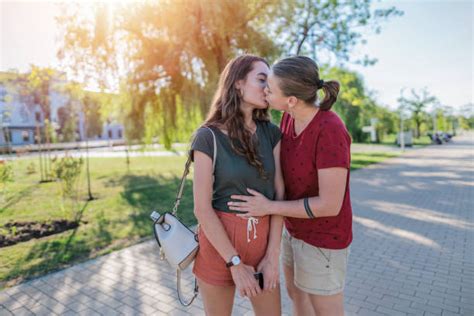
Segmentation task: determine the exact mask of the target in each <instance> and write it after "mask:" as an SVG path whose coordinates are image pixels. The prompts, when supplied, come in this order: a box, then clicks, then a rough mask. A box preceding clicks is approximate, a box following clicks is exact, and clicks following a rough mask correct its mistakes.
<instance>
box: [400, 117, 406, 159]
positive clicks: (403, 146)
mask: <svg viewBox="0 0 474 316" xmlns="http://www.w3.org/2000/svg"><path fill="white" fill-rule="evenodd" d="M400 147H401V149H402V151H405V134H404V132H403V114H400Z"/></svg>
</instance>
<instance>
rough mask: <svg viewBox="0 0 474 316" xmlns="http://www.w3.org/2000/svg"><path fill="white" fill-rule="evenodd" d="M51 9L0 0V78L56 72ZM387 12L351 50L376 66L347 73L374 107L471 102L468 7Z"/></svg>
mask: <svg viewBox="0 0 474 316" xmlns="http://www.w3.org/2000/svg"><path fill="white" fill-rule="evenodd" d="M109 1H112V0H109ZM55 2H58V1H55ZM55 2H54V1H24V0H19V1H8V0H0V17H1V19H0V20H1V22H0V23H1V24H0V25H1V29H0V44H1V46H0V47H1V55H0V71H6V70H9V69H18V70H19V71H26V70H28V69H29V65H30V64H35V65H39V66H50V67H55V66H57V65H58V62H57V59H56V50H57V44H56V38H57V36H58V32H57V27H56V23H55V20H54V16H55V15H56V14H58V9H57V5H56V4H55ZM393 5H394V6H396V7H397V8H398V9H400V10H402V11H404V15H403V16H402V17H395V18H391V19H390V20H388V21H386V22H383V23H382V32H381V33H380V34H370V33H367V34H366V35H365V39H366V40H367V44H365V45H359V46H357V47H356V48H355V50H354V55H355V56H356V55H361V56H362V55H365V54H367V55H369V56H370V57H372V58H377V60H378V62H377V63H376V64H375V65H373V66H369V67H362V66H357V65H354V64H350V65H348V68H350V69H352V70H355V71H357V72H359V73H361V74H362V76H363V78H364V81H365V85H366V87H367V88H368V89H369V90H370V91H372V92H373V93H374V95H375V98H376V100H377V101H378V102H379V103H380V104H382V105H386V106H388V107H390V108H392V109H394V108H396V107H397V98H398V97H399V96H400V93H401V90H402V89H405V93H406V95H408V94H409V93H408V92H409V91H410V89H416V90H417V91H419V90H420V89H422V88H424V87H426V88H428V90H429V91H430V93H431V94H432V95H435V96H436V97H437V98H438V99H439V101H440V103H441V104H442V105H449V106H453V107H455V108H459V107H460V106H462V105H465V104H468V103H473V102H474V100H473V90H474V81H473V74H474V61H473V59H474V40H473V33H474V22H473V21H474V0H437V1H432V0H430V1H428V0H410V1H380V2H375V6H376V7H389V6H393ZM328 79H330V78H328Z"/></svg>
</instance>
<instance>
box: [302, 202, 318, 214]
mask: <svg viewBox="0 0 474 316" xmlns="http://www.w3.org/2000/svg"><path fill="white" fill-rule="evenodd" d="M303 203H304V209H305V211H306V214H308V217H309V218H316V217H315V216H314V214H313V211H311V208H310V207H309V202H308V198H307V197H305V198H304V199H303Z"/></svg>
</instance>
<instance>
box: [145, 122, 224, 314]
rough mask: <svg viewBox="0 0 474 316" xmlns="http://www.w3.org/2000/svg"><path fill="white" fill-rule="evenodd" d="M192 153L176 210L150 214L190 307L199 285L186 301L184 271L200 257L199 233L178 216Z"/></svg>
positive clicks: (185, 169)
mask: <svg viewBox="0 0 474 316" xmlns="http://www.w3.org/2000/svg"><path fill="white" fill-rule="evenodd" d="M207 129H209V130H210V131H211V133H212V139H213V145H214V155H213V156H214V157H213V160H212V170H213V173H214V168H215V165H216V158H217V143H216V135H215V134H214V132H213V131H212V130H211V129H210V128H209V127H207ZM191 162H192V161H191V155H189V157H188V160H187V161H186V165H185V167H184V173H183V177H182V178H181V184H180V186H179V190H178V194H177V196H176V201H175V203H174V207H173V211H172V212H171V213H170V212H165V213H163V214H162V215H160V213H158V212H157V211H153V212H152V213H151V215H150V217H151V219H152V220H153V232H154V235H155V239H156V241H157V242H158V246H159V247H160V257H161V259H162V260H164V259H165V258H166V260H167V261H168V263H169V264H170V265H171V266H172V267H173V268H175V269H176V279H177V282H176V290H177V293H178V299H179V301H180V303H181V304H182V305H184V306H189V305H191V303H192V302H193V301H194V299H195V298H196V296H197V294H198V286H197V282H196V280H195V281H194V295H193V297H192V298H191V299H190V300H189V301H187V302H186V301H184V300H183V299H182V298H181V297H182V295H181V271H182V270H185V269H186V268H187V267H188V266H189V265H190V264H191V263H192V262H193V261H194V258H195V257H196V254H197V252H198V249H199V243H198V239H197V234H196V233H194V232H193V231H192V230H191V229H189V228H188V227H187V226H186V225H184V224H183V223H182V222H181V221H180V220H179V219H178V218H177V217H176V214H177V212H178V207H179V203H180V201H181V198H182V196H183V189H184V183H185V180H186V176H187V175H188V174H189V167H190V165H191Z"/></svg>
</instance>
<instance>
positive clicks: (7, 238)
mask: <svg viewBox="0 0 474 316" xmlns="http://www.w3.org/2000/svg"><path fill="white" fill-rule="evenodd" d="M78 226H79V222H77V221H67V220H56V221H51V222H44V223H40V222H11V223H6V224H5V225H3V227H0V228H3V229H2V230H3V231H5V230H8V233H7V234H6V235H5V234H4V233H2V232H0V248H2V247H7V246H11V245H15V244H17V243H20V242H24V241H28V240H30V239H33V238H42V237H46V236H51V235H54V234H59V233H62V232H64V231H66V230H69V229H74V228H77V227H78Z"/></svg>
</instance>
